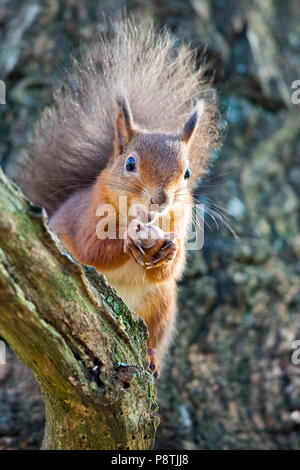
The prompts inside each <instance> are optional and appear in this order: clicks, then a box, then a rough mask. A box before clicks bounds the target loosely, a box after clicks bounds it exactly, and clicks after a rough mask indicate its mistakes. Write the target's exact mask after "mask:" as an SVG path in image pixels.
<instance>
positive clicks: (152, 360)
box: [146, 348, 159, 380]
mask: <svg viewBox="0 0 300 470" xmlns="http://www.w3.org/2000/svg"><path fill="white" fill-rule="evenodd" d="M146 370H148V371H149V372H151V373H152V375H153V377H154V379H155V380H156V379H158V377H159V367H158V363H157V360H156V350H155V349H153V348H147V362H146Z"/></svg>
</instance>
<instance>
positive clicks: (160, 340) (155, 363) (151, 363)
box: [137, 281, 176, 378]
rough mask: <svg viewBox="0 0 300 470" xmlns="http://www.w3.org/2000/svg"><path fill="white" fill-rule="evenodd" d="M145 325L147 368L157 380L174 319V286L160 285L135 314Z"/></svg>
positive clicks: (173, 283) (170, 283) (172, 330)
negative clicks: (147, 336) (146, 330)
mask: <svg viewBox="0 0 300 470" xmlns="http://www.w3.org/2000/svg"><path fill="white" fill-rule="evenodd" d="M137 313H138V314H139V315H140V316H141V317H142V318H144V320H145V322H146V323H147V326H148V330H149V339H148V343H147V366H148V368H149V369H150V370H151V371H152V373H153V375H154V377H155V378H157V376H158V374H159V372H160V370H161V368H162V365H163V362H164V359H165V356H166V354H167V351H168V346H169V344H170V342H171V340H172V336H173V333H174V327H175V318H176V284H175V282H174V281H171V282H167V283H164V284H163V285H160V286H159V287H157V288H156V289H154V291H153V292H152V293H151V294H148V296H147V299H146V300H145V301H144V302H143V303H142V305H141V307H140V309H139V311H138V312H137Z"/></svg>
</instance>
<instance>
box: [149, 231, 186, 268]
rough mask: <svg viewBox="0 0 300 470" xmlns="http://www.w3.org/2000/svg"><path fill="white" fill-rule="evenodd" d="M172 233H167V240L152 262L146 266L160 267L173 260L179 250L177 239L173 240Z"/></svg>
mask: <svg viewBox="0 0 300 470" xmlns="http://www.w3.org/2000/svg"><path fill="white" fill-rule="evenodd" d="M172 235H174V234H171V233H168V234H165V241H164V243H163V245H162V246H161V248H159V250H158V251H157V252H156V253H155V254H154V255H153V256H152V257H151V261H150V263H149V264H148V265H147V266H146V269H152V268H158V267H159V266H162V265H163V264H165V263H168V262H170V261H173V259H174V258H175V257H176V254H177V251H178V244H177V240H172V239H171V238H168V237H172Z"/></svg>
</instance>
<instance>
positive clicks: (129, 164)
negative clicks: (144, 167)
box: [125, 157, 136, 171]
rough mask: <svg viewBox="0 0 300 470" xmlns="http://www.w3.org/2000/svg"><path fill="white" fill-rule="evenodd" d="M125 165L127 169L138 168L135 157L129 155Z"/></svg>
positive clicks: (133, 169)
mask: <svg viewBox="0 0 300 470" xmlns="http://www.w3.org/2000/svg"><path fill="white" fill-rule="evenodd" d="M125 166H126V170H127V171H135V170H136V163H135V158H133V157H129V158H128V160H127V162H126V165H125Z"/></svg>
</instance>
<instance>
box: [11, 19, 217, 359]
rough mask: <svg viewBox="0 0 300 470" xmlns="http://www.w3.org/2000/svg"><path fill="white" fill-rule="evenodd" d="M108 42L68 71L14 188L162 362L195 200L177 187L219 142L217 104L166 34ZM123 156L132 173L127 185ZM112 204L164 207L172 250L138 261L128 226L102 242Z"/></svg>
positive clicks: (198, 170)
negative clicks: (138, 326) (101, 280)
mask: <svg viewBox="0 0 300 470" xmlns="http://www.w3.org/2000/svg"><path fill="white" fill-rule="evenodd" d="M116 31H117V32H116V36H115V38H114V39H112V40H110V39H108V38H103V40H101V41H100V43H97V44H96V45H95V47H93V48H92V49H91V51H90V52H89V53H88V54H86V55H85V57H84V58H83V65H82V67H81V66H80V65H78V64H77V62H75V63H74V67H73V71H72V77H71V79H70V80H69V82H68V83H66V84H65V86H64V87H62V89H61V91H60V92H58V93H56V95H55V99H54V106H52V107H51V108H47V110H45V112H44V114H43V116H42V119H41V122H40V123H39V125H38V126H37V127H36V132H35V136H34V139H33V141H32V142H31V144H30V146H28V149H27V151H26V152H24V153H23V155H22V159H21V162H20V166H19V172H18V174H16V175H14V178H15V180H16V181H17V182H18V183H19V184H20V186H21V187H22V189H23V191H24V192H25V194H26V196H27V197H28V198H29V199H31V200H32V201H33V202H34V203H35V204H37V205H41V206H44V207H45V208H46V209H47V210H48V213H49V215H50V227H51V228H52V229H53V230H54V231H55V232H56V233H57V235H58V236H59V238H60V239H61V240H62V241H63V243H64V244H65V245H66V247H67V248H68V249H69V250H70V252H71V253H72V254H73V255H74V256H75V257H76V258H77V259H78V260H79V261H80V262H81V263H83V264H86V265H91V266H94V267H95V268H96V269H97V270H98V271H99V272H101V273H103V274H105V276H106V277H107V278H108V280H109V282H110V283H111V284H112V285H113V286H115V288H116V289H117V291H118V292H119V293H120V295H121V296H122V297H123V298H124V300H125V302H126V303H127V305H128V306H129V307H130V308H131V309H133V310H135V311H136V312H137V313H139V314H140V315H141V316H142V317H143V318H144V319H145V321H146V322H147V324H148V327H149V331H150V339H149V344H148V346H149V347H150V348H154V349H156V350H157V358H158V360H159V362H161V360H162V358H163V356H164V354H165V350H166V346H167V344H168V342H169V340H170V337H171V331H172V330H173V324H174V318H175V305H176V283H175V281H176V280H177V279H179V278H180V276H181V274H182V271H183V268H184V263H185V248H184V242H185V235H186V231H187V225H188V222H189V220H190V213H191V206H192V197H191V184H190V182H189V183H188V184H187V182H186V181H185V180H184V175H185V172H186V169H187V168H188V167H189V168H190V169H191V174H192V176H191V181H192V182H196V181H197V179H198V177H199V176H200V175H202V174H203V173H204V171H205V166H206V162H207V160H208V157H209V154H210V151H211V149H212V148H213V147H215V146H216V145H218V142H219V128H218V117H219V115H218V111H217V106H216V101H215V99H214V98H213V99H210V98H209V100H207V99H206V98H205V96H206V94H207V92H208V91H209V90H210V83H208V82H207V80H206V78H205V77H206V74H205V69H204V68H200V69H199V68H198V67H197V66H196V56H195V54H194V53H193V52H192V51H191V50H189V48H187V47H185V46H181V47H179V49H178V50H177V51H176V53H175V50H174V40H173V37H172V35H170V34H169V33H168V32H166V31H165V32H162V33H161V34H158V35H156V34H155V32H154V31H153V29H152V28H150V29H148V28H147V27H144V26H142V25H135V24H132V22H131V21H130V20H125V21H124V22H122V23H121V24H119V25H118V26H117V28H116ZM72 84H73V85H72ZM119 93H124V95H125V97H126V99H125V98H124V97H121V96H120V95H119ZM197 102H198V105H196V103H197ZM195 105H196V106H195ZM189 116H190V117H189ZM129 156H133V157H134V158H135V159H136V164H137V171H136V172H134V173H130V174H129V173H127V172H126V169H125V165H126V161H127V159H128V157H129ZM81 188H83V189H81ZM120 196H126V197H127V207H126V212H127V209H128V208H130V207H131V206H132V205H133V204H143V205H145V206H146V208H147V210H149V209H150V203H151V201H152V203H153V201H154V203H155V204H156V203H158V204H163V205H164V206H165V212H164V213H163V216H162V222H163V223H162V227H161V228H162V229H163V232H165V235H166V237H169V239H168V238H167V239H166V240H165V238H163V241H162V239H160V240H159V241H158V243H157V244H155V246H154V247H152V249H151V250H152V251H151V252H150V251H148V252H147V253H146V254H145V255H143V254H142V253H141V252H140V251H139V247H138V245H137V244H134V243H133V242H132V240H130V237H129V236H128V230H129V228H130V226H131V225H130V224H131V221H130V219H129V220H128V223H124V224H122V226H121V227H120V228H117V230H116V237H115V238H105V239H100V238H99V237H98V235H97V228H98V224H99V222H101V221H105V223H107V224H108V226H110V222H114V220H113V215H110V217H109V218H108V219H105V215H103V214H102V215H101V216H100V215H98V212H97V211H98V208H99V207H100V206H101V205H103V204H110V205H112V206H113V207H114V208H115V219H116V220H115V222H116V223H117V227H118V222H119V221H120V220H122V218H123V216H124V213H123V212H124V211H125V209H121V212H120V211H119V198H120ZM168 214H171V221H170V224H169V225H170V226H169V228H165V227H166V223H167V221H168ZM158 233H160V232H159V231H158ZM167 234H168V235H167ZM174 234H176V235H177V238H176V239H175V240H174V239H173V238H175V235H174ZM124 237H125V240H124ZM141 243H142V242H141ZM145 250H146V249H145ZM163 250H165V251H163ZM149 260H150V261H149ZM149 263H150V265H149Z"/></svg>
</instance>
